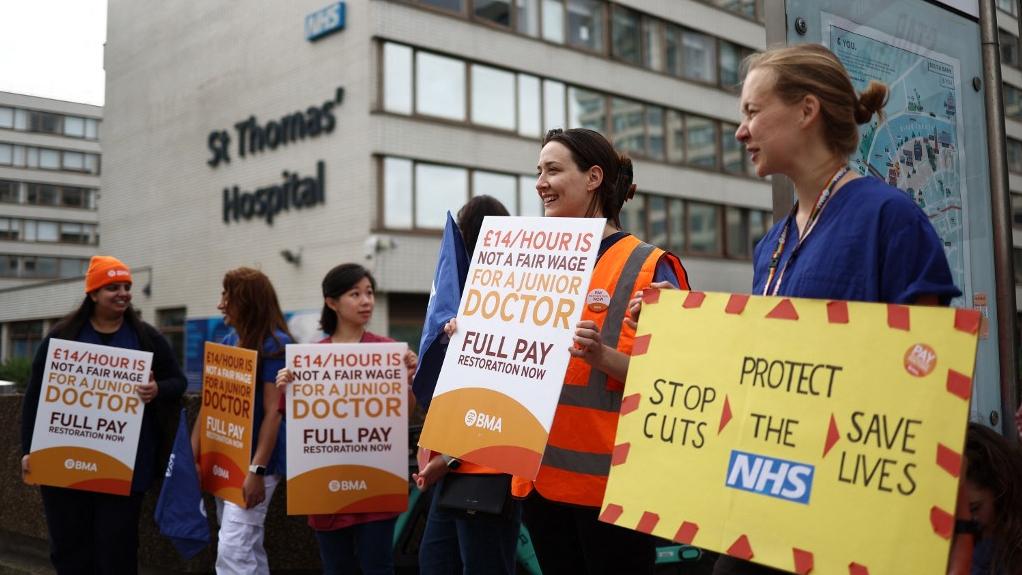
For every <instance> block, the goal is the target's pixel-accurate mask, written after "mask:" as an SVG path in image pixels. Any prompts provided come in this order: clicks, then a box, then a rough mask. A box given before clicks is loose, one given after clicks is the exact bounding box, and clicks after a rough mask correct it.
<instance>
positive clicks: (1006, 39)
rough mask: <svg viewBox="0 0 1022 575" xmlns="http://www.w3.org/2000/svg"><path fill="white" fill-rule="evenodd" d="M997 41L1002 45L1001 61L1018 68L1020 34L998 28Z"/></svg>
mask: <svg viewBox="0 0 1022 575" xmlns="http://www.w3.org/2000/svg"><path fill="white" fill-rule="evenodd" d="M997 42H998V44H1000V47H1001V63H1002V64H1007V65H1009V66H1014V67H1016V68H1018V36H1015V35H1014V34H1012V33H1010V32H1007V31H1005V30H1001V29H998V30H997Z"/></svg>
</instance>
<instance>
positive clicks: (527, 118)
mask: <svg viewBox="0 0 1022 575" xmlns="http://www.w3.org/2000/svg"><path fill="white" fill-rule="evenodd" d="M539 89H540V83H539V78H537V77H535V76H529V75H527V74H518V133H519V134H521V135H523V136H531V137H537V136H540V135H541V133H540V126H542V125H543V119H542V118H541V117H540V105H541V97H540V92H539Z"/></svg>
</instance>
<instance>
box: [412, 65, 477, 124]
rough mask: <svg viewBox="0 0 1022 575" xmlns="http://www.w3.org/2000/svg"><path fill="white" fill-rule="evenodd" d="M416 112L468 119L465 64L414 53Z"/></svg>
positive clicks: (454, 118)
mask: <svg viewBox="0 0 1022 575" xmlns="http://www.w3.org/2000/svg"><path fill="white" fill-rule="evenodd" d="M415 68H416V74H415V100H416V101H415V110H416V111H417V112H418V113H420V114H427V115H430V116H437V117H440V118H447V119H450V120H464V119H465V63H464V62H462V61H460V60H455V59H454V58H448V57H446V56H439V55H437V54H431V53H429V52H416V53H415Z"/></svg>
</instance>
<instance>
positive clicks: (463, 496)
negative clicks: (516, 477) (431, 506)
mask: <svg viewBox="0 0 1022 575" xmlns="http://www.w3.org/2000/svg"><path fill="white" fill-rule="evenodd" d="M510 497H511V476H510V475H505V474H481V473H448V474H447V475H446V476H445V477H444V479H443V482H442V483H441V484H440V492H439V493H437V502H436V504H437V507H441V508H443V509H447V510H450V511H455V512H460V513H463V514H465V515H468V516H492V517H497V516H506V515H507V514H508V513H509V511H510V505H508V499H509V498H510Z"/></svg>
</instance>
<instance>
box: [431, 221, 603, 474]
mask: <svg viewBox="0 0 1022 575" xmlns="http://www.w3.org/2000/svg"><path fill="white" fill-rule="evenodd" d="M604 224H605V221H604V220H603V219H600V218H508V217H492V216H490V217H487V218H486V219H485V220H484V222H483V226H482V229H481V230H480V232H479V242H478V244H477V245H476V250H475V253H474V254H473V255H472V262H471V266H470V268H469V271H468V279H467V280H466V282H465V291H464V293H463V294H462V298H461V304H460V306H459V308H458V310H459V311H458V330H457V331H456V332H455V334H454V336H453V337H452V338H451V342H450V345H449V346H448V349H447V355H446V356H445V357H444V364H443V367H442V368H441V371H440V378H439V381H438V382H437V386H436V390H435V391H434V394H433V402H432V403H431V404H430V408H429V413H428V414H427V416H426V422H425V425H424V427H423V430H422V435H421V437H420V438H419V444H420V445H421V446H423V447H425V448H428V449H432V450H433V451H438V452H441V453H445V454H448V455H451V456H454V457H458V458H461V459H465V460H467V461H470V462H472V463H477V464H480V465H485V466H488V467H492V468H495V469H497V470H500V471H503V472H505V473H513V474H515V475H520V476H522V477H527V478H529V479H534V478H535V477H536V474H537V473H538V471H539V464H540V460H541V459H542V457H543V451H544V448H545V447H546V443H547V436H548V435H549V431H550V424H551V423H552V421H553V417H554V411H555V410H556V408H557V400H558V398H559V397H560V394H561V386H562V384H563V383H564V373H565V370H566V369H567V367H568V359H569V357H570V356H569V354H568V348H569V347H570V346H571V345H572V335H573V333H574V329H575V324H576V323H577V322H578V321H579V318H580V317H581V315H582V306H583V305H584V304H585V300H586V292H587V287H588V286H589V278H590V276H591V275H592V272H593V267H594V265H595V262H596V253H597V250H598V249H599V245H600V238H601V235H602V232H603V228H604Z"/></svg>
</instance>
